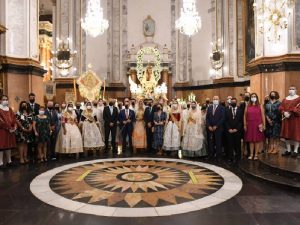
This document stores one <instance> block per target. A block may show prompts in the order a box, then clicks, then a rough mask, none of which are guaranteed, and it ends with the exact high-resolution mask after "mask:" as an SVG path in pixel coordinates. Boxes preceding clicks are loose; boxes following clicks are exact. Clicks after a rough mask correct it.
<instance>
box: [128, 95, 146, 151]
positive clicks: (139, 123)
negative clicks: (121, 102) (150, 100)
mask: <svg viewBox="0 0 300 225" xmlns="http://www.w3.org/2000/svg"><path fill="white" fill-rule="evenodd" d="M144 112H145V107H144V102H143V100H139V102H138V108H137V110H136V122H135V125H134V128H133V134H132V145H133V149H134V151H136V150H137V149H146V147H147V137H146V129H145V122H144Z"/></svg>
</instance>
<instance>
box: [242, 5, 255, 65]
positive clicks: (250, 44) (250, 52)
mask: <svg viewBox="0 0 300 225" xmlns="http://www.w3.org/2000/svg"><path fill="white" fill-rule="evenodd" d="M253 3H254V0H244V4H245V5H244V8H245V13H244V16H245V17H244V20H245V51H246V64H248V63H249V62H250V61H251V60H252V59H254V58H255V25H254V24H255V21H254V10H253Z"/></svg>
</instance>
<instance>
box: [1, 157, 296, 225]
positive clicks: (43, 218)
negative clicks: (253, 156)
mask: <svg viewBox="0 0 300 225" xmlns="http://www.w3.org/2000/svg"><path fill="white" fill-rule="evenodd" d="M130 156H131V155H126V154H125V155H123V156H122V157H120V158H119V159H118V161H114V162H112V161H111V160H110V159H106V160H103V159H101V158H108V157H109V156H106V155H102V156H101V157H100V158H99V157H98V159H95V158H87V159H81V162H78V161H76V160H74V159H63V160H60V161H57V162H49V163H47V164H40V165H25V166H16V167H12V168H9V169H6V170H1V171H0V218H1V219H0V225H2V224H9V225H16V224H22V225H26V224H28V225H46V224H49V225H56V224H64V225H68V224H72V225H77V224H78V225H79V224H80V225H85V224H91V225H92V224H114V225H117V224H120V225H121V224H122V225H127V224H128V225H135V224H143V225H148V224H149V225H151V224H160V225H164V224H175V225H176V224H178V225H182V224H188V225H193V224H216V225H221V224H224V225H227V224H228V225H229V224H230V225H235V224H238V225H239V224H243V225H244V224H251V225H253V224H266V225H268V224H272V225H274V224H280V225H284V224H288V225H294V224H300V195H299V194H298V193H297V192H295V191H292V190H288V189H283V188H281V187H277V186H273V185H270V184H269V183H265V182H262V181H259V180H256V179H254V178H250V177H247V176H246V175H244V174H243V173H242V172H240V171H239V169H232V168H230V167H229V166H228V165H226V164H225V163H218V165H217V166H213V165H210V162H207V161H201V162H191V161H179V160H176V159H158V158H153V159H149V160H147V159H141V158H138V157H140V156H143V157H144V156H145V155H144V154H141V155H139V154H137V155H134V157H136V158H130V159H128V157H130ZM148 157H149V158H151V157H154V156H152V155H149V156H148ZM121 158H127V159H121ZM90 160H96V161H94V162H85V161H90ZM141 160H142V161H143V162H144V163H143V166H140V167H138V166H133V165H131V164H132V163H133V164H134V163H135V164H137V162H138V164H141ZM164 161H169V162H168V163H169V166H166V164H165V165H163V164H164ZM104 162H105V163H104ZM154 162H155V163H154ZM108 163H110V164H111V165H110V168H109V170H110V171H111V172H115V173H118V178H119V182H115V181H114V180H112V179H96V178H97V177H100V178H101V177H102V178H103V177H105V175H104V173H107V170H105V168H106V167H105V168H104V170H103V165H104V164H108ZM120 163H123V165H120ZM156 163H157V165H154V164H156ZM150 164H152V165H150ZM126 165H127V167H126ZM101 166H102V167H101ZM163 166H166V167H168V168H172V169H168V170H166V172H167V174H165V175H166V177H167V179H161V180H156V181H157V183H156V184H154V183H153V181H155V179H156V178H157V176H156V174H157V172H156V170H157V168H160V171H163V169H162V167H163ZM94 167H95V168H94ZM100 167H101V168H100ZM187 167H188V169H186V168H187ZM120 168H122V169H120ZM128 168H129V169H128ZM106 169H107V168H106ZM182 171H190V173H189V176H190V177H189V178H188V177H186V176H185V175H184V174H183V173H182ZM199 171H204V172H205V173H206V174H205V176H204V177H203V176H202V175H203V174H199ZM76 172H77V173H76ZM50 173H52V174H51V175H49V174H50ZM68 173H70V174H71V176H72V174H73V175H74V176H73V177H71V178H70V181H69V182H60V181H61V180H62V181H64V180H65V179H61V178H65V177H68V176H66V174H68ZM234 174H235V175H234ZM98 175H99V176H98ZM200 176H201V177H200ZM38 177H40V178H41V179H40V180H39V182H40V183H35V185H34V181H37V179H35V178H38ZM211 177H214V178H213V180H210V179H211ZM75 178H76V179H75ZM172 178H176V179H175V181H176V182H175V181H174V179H172ZM74 179H75V180H76V182H79V183H80V185H79V183H78V185H77V186H78V188H77V190H75V192H74V185H72V183H71V182H74ZM188 180H191V182H193V184H194V185H196V187H197V185H198V186H199V187H200V186H201V189H200V188H198V189H197V188H195V189H194V188H190V186H187V187H189V188H186V189H184V188H183V189H181V192H176V194H177V195H181V197H180V198H174V196H171V195H170V192H169V191H172V190H174V188H175V189H176V188H178V187H179V186H180V187H181V186H183V185H190V184H189V183H188ZM239 180H241V181H242V183H243V184H242V186H241V184H240V183H239V182H238V181H239ZM49 181H50V182H49ZM83 181H85V182H87V183H88V184H90V185H94V186H96V187H97V188H100V189H101V191H104V192H105V193H110V192H114V191H115V193H117V194H119V192H124V193H123V194H124V195H123V199H121V200H118V201H114V200H115V199H118V198H116V197H112V198H110V199H109V198H107V199H103V200H101V201H100V200H99V199H97V201H91V199H93V198H94V199H95V196H96V197H97V195H95V196H92V197H91V196H88V197H86V196H80V195H82V193H83V192H84V193H90V192H89V190H85V189H84V187H86V186H85V185H86V184H84V183H81V182H83ZM128 181H130V182H132V181H136V182H138V181H143V182H145V181H146V182H152V183H151V184H152V185H154V186H148V187H144V186H141V185H140V186H139V187H133V186H132V185H131V186H130V185H129V186H128V185H127V186H126V184H124V182H128ZM177 181H178V182H177ZM226 181H228V182H229V183H228V185H229V186H226V185H227V184H226ZM43 182H44V184H45V183H46V184H49V185H48V187H47V188H50V189H51V191H52V192H53V193H52V194H53V195H51V194H50V195H49V193H48V194H47V191H48V189H47V190H45V189H44V188H45V187H43V186H40V187H39V185H43ZM203 182H204V184H206V185H203ZM205 182H206V183H205ZM104 183H105V184H104ZM76 184H77V183H76ZM200 184H201V185H200ZM207 184H209V185H207ZM235 184H236V185H235ZM30 185H31V190H30ZM66 185H69V186H70V187H73V189H72V188H71V189H70V187H68V186H66ZM118 185H119V186H118ZM239 185H240V186H239ZM33 186H34V188H33V189H34V190H32V187H33ZM75 186H76V185H75ZM170 187H172V188H170ZM224 187H225V192H224V193H223V194H222V193H221V194H219V191H220V189H222V188H224ZM239 187H240V188H241V190H239ZM169 189H170V190H169ZM70 190H71V191H70ZM155 190H156V191H155ZM191 190H194V191H195V192H199V191H200V190H201V194H199V193H189V191H191ZM31 191H33V193H32V192H31ZM68 191H69V192H68ZM161 191H167V192H166V193H165V194H164V195H160V196H167V197H163V198H164V199H163V201H162V200H161V199H159V200H157V199H156V200H157V201H156V200H153V199H154V198H156V197H153V196H154V195H153V194H155V195H157V193H159V192H161ZM146 192H149V193H146ZM156 192H157V193H156ZM102 193H103V192H102ZM102 193H101V195H102ZM172 193H173V194H174V193H175V192H172ZM94 194H95V193H94ZM96 194H99V193H96ZM134 194H139V195H142V196H143V198H141V199H144V200H145V201H144V200H143V201H141V200H140V201H134V199H136V198H135V196H134V197H133V198H132V195H134ZM145 194H149V196H148V197H147V196H145ZM55 195H57V196H58V197H59V198H56V197H57V196H55ZM108 196H111V195H108ZM126 196H127V197H126ZM182 196H183V197H182ZM177 197H178V196H177ZM208 197H209V198H211V199H207V198H208ZM119 198H120V197H119ZM63 199H69V201H74V200H75V201H76V203H77V204H81V205H80V206H79V208H77V206H78V205H77V206H74V205H73V206H72V205H69V208H68V204H66V203H65V202H64V201H62V200H63ZM174 199H176V200H174ZM203 199H205V200H206V201H203ZM220 199H223V201H219V202H216V200H220ZM124 200H125V201H124ZM195 201H202V202H199V204H196V203H195ZM49 202H52V203H55V204H51V203H49ZM212 203H213V204H212ZM111 204H112V205H111ZM181 204H183V205H181ZM185 204H186V205H185ZM205 204H206V205H205ZM196 205H198V206H199V208H198V209H197V208H196V207H195V206H196ZM93 206H96V207H104V208H101V210H99V209H100V208H98V209H97V208H94V207H93ZM177 206H179V208H178V207H177ZM180 206H181V207H180ZM191 206H193V207H191ZM72 207H73V208H72ZM151 207H152V209H153V211H152V213H153V214H151V212H150V211H151V210H150V211H149V212H148V214H147V215H146V214H145V215H143V213H145V209H147V210H148V209H151ZM160 207H161V208H163V207H171V208H169V209H167V210H166V211H163V210H159V208H160ZM172 207H173V211H172ZM174 207H175V208H174ZM111 208H114V210H115V211H114V212H113V213H112V212H111V211H109V210H110V209H111ZM78 209H81V211H79V212H77V210H78ZM116 209H118V210H119V212H118V213H116V212H117V211H116ZM157 209H158V210H157ZM128 210H132V211H131V212H130V211H128ZM147 210H146V211H147ZM99 212H101V213H99ZM149 213H150V214H149ZM130 214H131V215H130ZM99 215H102V216H99ZM135 215H136V217H132V216H135Z"/></svg>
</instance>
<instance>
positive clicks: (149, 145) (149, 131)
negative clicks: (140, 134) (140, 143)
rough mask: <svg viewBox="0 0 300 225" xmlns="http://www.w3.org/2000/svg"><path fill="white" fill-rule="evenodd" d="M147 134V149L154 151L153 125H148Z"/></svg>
mask: <svg viewBox="0 0 300 225" xmlns="http://www.w3.org/2000/svg"><path fill="white" fill-rule="evenodd" d="M146 136H147V151H148V152H152V150H153V148H152V140H153V133H152V127H150V128H149V127H148V126H147V127H146Z"/></svg>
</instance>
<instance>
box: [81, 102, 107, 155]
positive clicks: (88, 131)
mask: <svg viewBox="0 0 300 225" xmlns="http://www.w3.org/2000/svg"><path fill="white" fill-rule="evenodd" d="M85 107H86V109H85V110H83V112H82V114H81V126H82V140H83V148H84V151H85V154H86V155H87V152H88V151H90V150H92V151H93V153H94V156H95V155H96V150H100V149H101V148H102V147H104V142H103V138H102V135H101V132H100V129H99V122H98V121H97V116H96V115H95V114H94V112H93V107H92V103H91V102H87V103H86V105H85Z"/></svg>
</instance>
